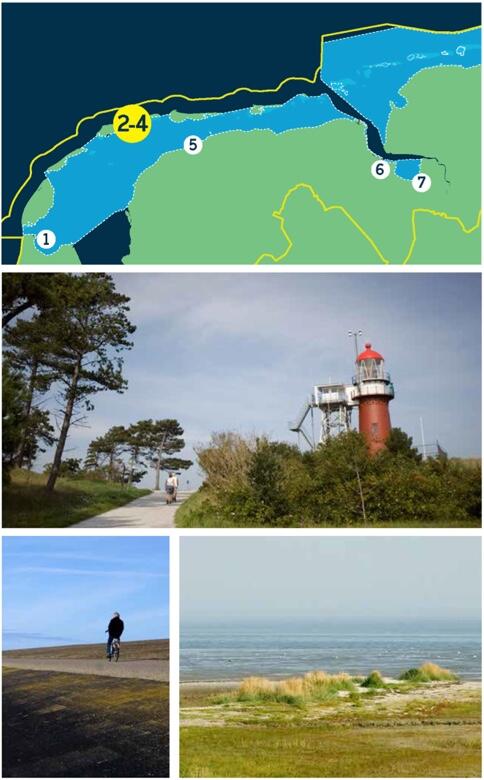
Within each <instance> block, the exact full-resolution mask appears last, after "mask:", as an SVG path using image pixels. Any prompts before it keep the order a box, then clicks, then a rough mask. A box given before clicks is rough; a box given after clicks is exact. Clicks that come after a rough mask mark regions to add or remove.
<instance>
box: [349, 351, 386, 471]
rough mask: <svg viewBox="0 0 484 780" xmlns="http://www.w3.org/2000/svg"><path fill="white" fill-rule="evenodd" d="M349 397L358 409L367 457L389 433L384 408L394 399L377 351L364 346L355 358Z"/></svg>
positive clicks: (381, 358) (382, 445)
mask: <svg viewBox="0 0 484 780" xmlns="http://www.w3.org/2000/svg"><path fill="white" fill-rule="evenodd" d="M353 385H354V392H353V398H354V400H355V401H357V402H358V406H359V419H360V425H359V431H360V433H362V434H363V435H364V436H365V438H366V441H367V443H368V449H369V451H370V454H371V455H375V454H376V453H377V452H379V451H380V450H382V449H383V448H384V447H385V441H386V440H387V437H388V435H389V433H390V431H391V427H392V426H391V423H390V410H389V409H388V405H389V403H390V401H391V400H392V398H394V397H395V390H394V388H393V384H392V381H391V379H390V374H387V373H386V372H385V361H384V360H383V357H382V355H380V353H379V352H375V350H373V349H372V348H371V344H365V349H364V351H363V352H360V354H359V355H358V356H357V358H356V376H355V377H354V378H353Z"/></svg>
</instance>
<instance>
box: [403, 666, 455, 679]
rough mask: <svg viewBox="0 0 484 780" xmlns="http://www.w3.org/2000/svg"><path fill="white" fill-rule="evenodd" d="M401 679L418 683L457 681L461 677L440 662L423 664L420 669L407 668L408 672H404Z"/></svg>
mask: <svg viewBox="0 0 484 780" xmlns="http://www.w3.org/2000/svg"><path fill="white" fill-rule="evenodd" d="M399 679H400V680H406V681H407V682H416V683H429V682H456V681H457V680H458V679H459V677H458V675H457V674H454V672H451V671H450V669H443V668H442V667H441V666H439V665H438V664H434V663H431V662H430V661H428V662H427V663H424V664H422V665H421V666H419V667H418V669H407V671H406V672H402V674H401V675H400V678H399Z"/></svg>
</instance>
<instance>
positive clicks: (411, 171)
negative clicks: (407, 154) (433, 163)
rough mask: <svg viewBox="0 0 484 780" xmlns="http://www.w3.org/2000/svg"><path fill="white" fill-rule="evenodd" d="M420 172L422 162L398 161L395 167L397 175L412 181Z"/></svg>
mask: <svg viewBox="0 0 484 780" xmlns="http://www.w3.org/2000/svg"><path fill="white" fill-rule="evenodd" d="M419 171H420V160H398V162H397V164H396V166H395V173H396V175H397V176H400V178H402V179H408V180H409V181H412V179H413V177H414V176H416V175H417V173H418V172H419Z"/></svg>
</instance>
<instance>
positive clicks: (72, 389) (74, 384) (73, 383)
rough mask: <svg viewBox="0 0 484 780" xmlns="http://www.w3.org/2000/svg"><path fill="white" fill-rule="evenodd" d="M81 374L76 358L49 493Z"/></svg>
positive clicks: (65, 436)
mask: <svg viewBox="0 0 484 780" xmlns="http://www.w3.org/2000/svg"><path fill="white" fill-rule="evenodd" d="M80 372H81V358H78V360H77V363H76V365H75V366H74V372H73V374H72V380H71V385H70V387H69V392H68V394H67V404H66V408H65V410H64V419H63V421H62V428H61V432H60V436H59V441H58V442H57V447H56V451H55V455H54V462H53V464H52V470H51V472H50V474H49V479H48V480H47V485H46V486H45V487H46V490H47V491H48V492H49V493H51V492H52V491H53V490H54V486H55V483H56V482H57V477H58V476H59V471H60V467H61V463H62V455H63V453H64V447H65V446H66V440H67V434H68V432H69V427H70V424H71V418H72V412H73V411H74V404H75V402H76V394H77V384H78V382H79V374H80Z"/></svg>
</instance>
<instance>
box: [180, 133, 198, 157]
mask: <svg viewBox="0 0 484 780" xmlns="http://www.w3.org/2000/svg"><path fill="white" fill-rule="evenodd" d="M183 148H184V150H185V151H186V153H187V154H200V152H201V151H202V149H203V141H202V139H201V138H199V137H198V135H188V136H187V137H186V138H185V140H184V141H183Z"/></svg>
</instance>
